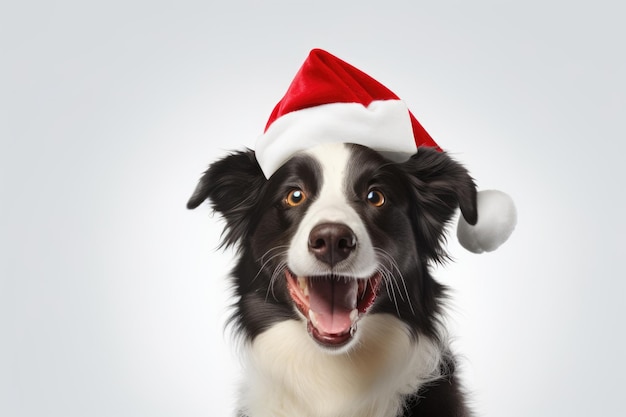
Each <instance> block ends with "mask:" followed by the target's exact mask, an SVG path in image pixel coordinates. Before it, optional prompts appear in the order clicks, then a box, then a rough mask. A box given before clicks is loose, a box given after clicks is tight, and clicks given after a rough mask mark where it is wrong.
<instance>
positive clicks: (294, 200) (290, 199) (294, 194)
mask: <svg viewBox="0 0 626 417" xmlns="http://www.w3.org/2000/svg"><path fill="white" fill-rule="evenodd" d="M305 200H306V194H304V191H302V190H300V189H299V188H296V189H293V190H291V191H289V194H287V197H285V204H286V205H287V206H289V207H296V206H299V205H300V204H302V203H304V201H305Z"/></svg>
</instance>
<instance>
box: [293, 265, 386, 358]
mask: <svg viewBox="0 0 626 417" xmlns="http://www.w3.org/2000/svg"><path fill="white" fill-rule="evenodd" d="M285 276H286V278H287V286H288V288H289V294H290V295H291V298H292V299H293V301H294V302H295V304H296V306H297V307H298V310H300V312H301V313H302V314H303V315H304V317H306V318H307V321H308V331H309V334H310V335H311V336H312V337H313V338H314V339H315V340H316V341H317V342H318V343H320V344H322V345H324V346H327V347H335V348H337V347H341V346H343V345H345V344H346V343H348V342H349V341H350V340H351V339H352V337H353V335H354V333H355V332H356V326H357V322H358V320H359V318H360V317H361V316H363V315H364V314H365V313H366V312H367V311H368V309H369V308H370V307H371V306H372V304H374V301H375V300H376V296H377V295H378V290H379V288H380V283H381V275H380V273H375V274H374V275H372V276H371V277H370V278H369V279H357V278H353V277H345V276H341V275H329V276H313V277H298V276H296V275H294V274H293V273H292V272H291V271H289V270H286V271H285Z"/></svg>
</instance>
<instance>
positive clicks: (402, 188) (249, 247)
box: [187, 145, 477, 417]
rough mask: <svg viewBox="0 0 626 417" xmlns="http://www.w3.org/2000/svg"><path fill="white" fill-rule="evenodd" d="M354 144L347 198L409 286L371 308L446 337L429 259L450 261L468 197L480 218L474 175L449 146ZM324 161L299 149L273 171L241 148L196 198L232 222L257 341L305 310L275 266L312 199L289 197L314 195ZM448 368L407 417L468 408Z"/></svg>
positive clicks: (242, 312) (238, 271)
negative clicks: (391, 157)
mask: <svg viewBox="0 0 626 417" xmlns="http://www.w3.org/2000/svg"><path fill="white" fill-rule="evenodd" d="M351 149H352V151H353V153H354V157H353V163H352V164H351V166H350V168H349V170H348V177H347V181H346V185H347V186H348V188H347V192H348V193H350V195H349V196H348V200H349V201H351V204H352V205H353V208H354V209H355V210H356V211H357V213H359V215H360V217H361V218H362V219H363V220H364V224H365V225H366V227H367V228H368V232H369V235H370V238H371V240H372V243H373V245H374V246H375V247H380V248H384V249H385V251H386V252H387V253H388V254H389V255H390V256H391V258H393V260H394V261H395V263H396V265H397V269H398V270H399V271H397V272H399V273H401V275H402V276H403V277H404V281H405V283H406V287H407V288H406V292H404V290H403V291H397V290H396V291H395V292H394V291H393V290H392V289H391V290H390V288H386V287H385V286H383V287H382V291H381V294H380V295H379V296H378V298H377V300H376V303H375V305H374V307H373V308H372V311H371V312H370V313H369V314H376V313H379V312H385V313H390V314H393V315H395V316H397V317H399V318H400V319H401V320H403V321H404V322H405V323H407V324H408V325H409V327H410V328H411V329H412V331H413V334H414V335H415V337H416V338H417V337H419V335H420V334H424V335H427V336H429V337H431V338H434V339H439V338H440V335H439V334H438V333H437V328H438V326H437V325H438V324H439V322H438V320H439V318H440V317H441V308H442V302H443V299H444V297H445V288H444V287H443V286H442V285H441V284H439V283H438V282H436V281H435V280H434V279H433V278H432V276H431V275H430V272H429V266H430V265H431V264H432V263H434V262H443V261H444V260H446V258H447V255H446V252H445V250H444V243H445V235H444V232H445V227H446V224H447V223H448V222H449V221H450V220H451V218H452V217H453V215H454V213H455V210H456V209H457V208H458V207H459V206H460V209H461V212H462V214H463V216H464V217H465V219H466V220H467V221H468V222H469V223H470V224H474V223H475V222H476V216H477V214H476V188H475V185H474V182H473V180H472V179H471V177H470V176H469V174H468V173H467V171H466V170H465V168H463V167H462V166H461V165H459V164H458V163H456V162H455V161H453V160H452V159H451V158H450V157H449V156H448V155H447V154H446V153H444V152H438V151H435V150H433V149H430V148H420V149H419V150H418V152H417V153H416V154H415V155H413V156H412V157H411V158H410V159H409V160H408V161H406V162H404V163H392V162H390V161H388V160H386V159H385V158H383V157H382V156H381V155H380V154H378V153H376V152H374V151H372V150H370V149H368V148H366V147H363V146H359V145H351ZM319 170H320V167H319V165H318V164H317V163H316V161H315V160H314V159H313V158H311V157H308V156H304V155H300V156H296V157H294V158H292V159H291V160H290V161H288V162H287V163H286V164H285V165H283V166H282V167H281V168H280V169H279V170H278V171H277V172H276V173H275V174H274V175H273V176H272V177H271V178H270V179H269V180H266V179H265V178H264V176H263V174H262V172H261V170H260V168H259V166H258V163H257V161H256V159H255V156H254V152H252V151H245V152H237V153H233V154H231V155H228V156H226V157H225V158H223V159H221V160H220V161H218V162H216V163H214V164H212V165H211V166H210V168H209V169H208V170H207V171H206V172H205V174H204V175H203V176H202V178H201V179H200V182H199V184H198V186H197V188H196V190H195V192H194V193H193V196H192V197H191V199H190V200H189V202H188V204H187V207H188V208H196V207H197V206H198V205H200V204H201V203H202V202H203V201H204V200H206V199H208V200H210V202H211V205H212V207H213V209H214V210H215V211H217V212H219V213H220V214H221V215H222V216H223V218H224V220H225V222H226V227H225V232H224V236H223V244H225V245H227V246H228V245H235V246H236V247H237V248H238V249H239V255H238V261H237V264H236V266H235V268H234V269H233V271H232V278H233V284H234V289H235V295H236V296H237V297H236V302H235V305H234V307H235V308H234V315H233V322H234V324H235V326H236V328H237V329H238V331H239V332H240V334H242V335H243V336H244V337H245V338H247V339H248V340H253V339H254V338H255V337H256V336H257V335H259V334H260V333H262V332H263V331H264V330H266V329H268V328H269V327H271V326H272V325H273V324H275V323H277V322H280V321H282V320H285V319H297V314H296V313H295V311H294V308H293V305H292V301H291V299H290V297H289V295H288V291H287V287H286V283H285V282H284V281H285V280H284V279H275V278H276V276H274V275H273V274H274V273H275V271H276V270H277V269H278V270H280V269H281V268H283V267H282V266H281V262H283V261H284V253H281V251H280V250H279V249H273V248H281V247H285V246H286V245H288V244H289V241H290V238H291V236H292V235H293V233H294V232H295V230H296V228H297V226H298V224H299V220H300V219H301V218H302V217H303V215H304V213H305V212H306V210H307V207H308V205H307V204H303V205H302V206H299V207H295V208H291V209H288V210H287V209H285V207H284V204H283V200H284V196H285V195H286V194H287V193H288V192H289V190H290V189H293V188H301V189H303V190H305V192H306V194H307V195H308V196H309V200H310V201H314V200H315V198H316V195H317V193H318V191H319V187H320V184H319V183H318V181H319V178H320V175H319ZM371 187H376V188H379V189H382V190H384V191H385V196H386V198H387V199H388V201H389V204H385V205H384V206H383V207H381V208H379V209H374V208H372V207H371V206H369V205H367V204H364V198H363V197H364V195H365V194H366V193H367V190H368V189H370V188H371ZM268 251H269V252H268ZM389 267H390V268H391V269H393V268H394V266H392V265H390V266H389ZM407 296H408V297H407ZM407 298H408V299H407ZM444 367H445V370H446V373H445V375H446V377H445V378H442V379H441V380H439V381H438V382H437V383H436V384H433V385H430V386H427V387H425V388H423V389H422V390H420V392H417V393H415V394H414V395H413V396H411V397H410V398H407V407H406V412H405V414H404V415H405V416H406V417H410V416H421V417H424V416H444V417H445V416H466V415H468V412H467V409H466V407H465V405H464V401H463V396H462V394H461V391H460V388H459V384H458V381H457V378H456V376H455V375H454V368H455V367H454V362H453V360H452V359H448V363H445V364H444Z"/></svg>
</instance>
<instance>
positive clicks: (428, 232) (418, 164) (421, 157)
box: [400, 147, 478, 260]
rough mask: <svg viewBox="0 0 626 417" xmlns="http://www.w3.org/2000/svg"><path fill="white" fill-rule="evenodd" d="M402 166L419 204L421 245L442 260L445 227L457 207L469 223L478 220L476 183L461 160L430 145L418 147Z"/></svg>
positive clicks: (417, 215)
mask: <svg viewBox="0 0 626 417" xmlns="http://www.w3.org/2000/svg"><path fill="white" fill-rule="evenodd" d="M400 167H401V169H402V170H403V171H404V172H405V173H406V174H407V175H408V178H409V183H410V184H411V191H412V195H413V198H414V203H415V204H416V206H417V207H414V208H413V209H414V211H415V213H414V216H415V217H414V219H415V222H414V223H415V225H416V233H417V234H418V236H417V237H418V245H419V246H420V249H421V250H422V251H425V252H426V253H427V254H428V255H429V256H431V257H432V258H433V259H436V260H441V259H442V257H444V256H445V255H444V253H445V252H444V250H443V249H442V243H443V241H444V239H445V238H444V235H443V231H444V228H445V226H446V224H447V223H448V222H449V221H450V219H451V218H452V216H453V215H454V212H455V211H456V209H457V207H460V209H461V214H462V215H463V217H464V218H465V220H466V221H467V222H468V223H469V224H472V225H473V224H476V221H477V217H478V215H477V208H476V184H475V183H474V180H473V179H472V177H471V176H470V175H469V173H468V172H467V170H466V169H465V168H464V167H463V166H462V165H461V164H459V163H458V162H456V161H454V160H453V159H452V158H450V157H449V156H448V155H447V154H446V153H445V152H439V151H437V150H435V149H432V148H428V147H421V148H419V149H418V151H417V153H416V154H415V155H413V156H412V157H411V158H410V159H409V160H408V161H406V162H404V163H401V164H400ZM420 241H421V242H420ZM420 243H423V245H421V244H420Z"/></svg>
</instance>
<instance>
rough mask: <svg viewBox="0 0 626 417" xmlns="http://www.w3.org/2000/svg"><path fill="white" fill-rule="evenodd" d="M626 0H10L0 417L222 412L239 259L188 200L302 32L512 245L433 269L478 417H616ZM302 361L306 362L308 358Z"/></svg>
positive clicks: (293, 66) (289, 73)
mask: <svg viewBox="0 0 626 417" xmlns="http://www.w3.org/2000/svg"><path fill="white" fill-rule="evenodd" d="M621 10H622V8H621V6H619V3H618V2H608V1H595V2H583V1H574V2H571V1H569V2H568V1H553V0H548V1H526V2H496V1H492V2H488V1H487V2H486V1H478V2H460V1H459V2H454V3H449V2H443V1H442V2H428V3H427V2H419V1H411V2H410V1H405V2H393V1H389V2H369V1H358V2H357V1H345V2H339V1H317V2H295V1H291V2H288V1H284V2H279V1H268V2H252V1H246V2H236V1H233V2H211V1H197V2H190V1H178V2H163V1H156V2H155V1H107V2H104V1H100V2H81V1H74V2H71V1H57V2H44V1H23V2H13V3H12V4H11V5H9V4H8V2H5V3H3V5H2V6H0V16H1V17H0V34H1V37H0V42H2V44H1V51H2V52H1V55H0V63H1V64H0V75H1V77H0V80H1V83H2V84H1V90H0V106H1V107H0V110H1V113H0V144H1V147H0V174H1V176H0V186H1V188H0V415H2V416H7V417H26V416H29V417H30V416H33V417H34V416H46V417H52V416H63V417H74V416H76V417H79V416H80V417H83V416H94V417H100V416H116V417H126V416H155V417H160V416H163V417H170V416H177V417H187V416H189V417H196V416H228V415H233V413H232V409H233V407H234V402H235V397H236V396H235V392H236V390H237V387H236V381H237V378H238V372H239V371H238V369H239V368H238V361H237V358H236V356H235V355H234V354H233V353H232V347H233V346H232V343H231V342H230V339H229V337H228V335H227V333H225V332H224V330H223V325H224V322H225V319H226V317H227V315H228V308H227V306H228V303H229V300H228V294H229V293H228V286H227V283H226V276H227V275H228V270H229V267H230V265H231V256H232V254H230V253H228V252H226V253H223V252H220V251H217V250H216V247H217V245H218V242H219V234H220V230H221V229H220V228H221V224H220V222H219V219H218V218H217V217H215V216H211V213H210V210H209V209H208V207H207V206H203V207H201V208H199V209H198V210H196V211H193V212H190V211H187V210H186V209H185V203H186V200H187V198H188V197H189V196H190V194H191V192H192V190H193V188H194V186H195V184H196V181H197V179H198V178H199V176H200V174H201V173H202V171H203V170H204V169H205V168H206V166H207V165H208V163H209V162H211V161H213V160H215V159H216V158H218V157H220V156H222V155H224V153H225V152H226V151H227V150H231V149H241V148H242V147H243V146H245V145H251V144H253V143H254V140H255V138H256V136H257V135H259V134H260V133H261V132H262V129H263V127H264V125H265V121H266V119H267V117H268V116H269V114H270V112H271V110H272V108H273V106H274V104H275V103H276V102H277V101H278V100H279V99H280V98H281V96H282V94H283V93H284V91H285V90H286V88H287V86H288V84H289V82H290V81H291V79H292V77H293V76H294V75H295V72H296V71H297V69H298V68H299V66H300V64H301V63H302V61H303V60H304V58H305V57H306V55H307V54H308V51H309V50H310V49H311V48H314V47H321V48H324V49H327V50H328V51H330V52H331V53H334V54H336V55H337V56H339V57H340V58H342V59H344V60H346V61H348V62H350V63H352V64H353V65H355V66H357V67H359V68H360V69H362V70H364V71H365V72H367V73H369V74H370V75H372V76H373V77H375V78H377V79H378V80H380V81H381V82H382V83H384V84H386V85H387V86H388V87H390V88H391V89H392V90H393V91H394V92H396V93H397V94H398V95H399V96H400V97H401V98H403V99H404V100H405V101H406V102H407V103H408V105H409V107H410V108H411V110H412V111H413V113H414V114H415V115H416V117H417V118H418V119H419V120H420V121H421V123H422V124H423V125H424V126H425V128H426V129H427V130H428V131H429V132H430V133H431V134H432V136H433V137H434V138H435V140H436V141H437V142H438V143H439V144H440V145H441V146H442V147H443V148H445V149H446V150H448V151H450V152H451V153H452V154H453V155H454V156H455V157H457V158H458V159H459V160H461V161H462V162H463V163H464V164H465V165H466V166H467V167H468V168H469V169H470V171H471V172H472V174H473V175H474V177H475V178H476V180H477V182H478V184H479V186H480V188H482V189H489V188H498V189H501V190H504V191H506V192H508V193H509V194H510V195H511V196H512V197H513V198H514V199H515V201H516V203H517V207H518V211H519V223H518V227H517V230H516V231H515V233H514V234H513V236H512V237H511V239H510V241H509V242H508V243H506V244H505V246H503V247H502V248H501V249H500V250H498V251H496V252H493V253H490V254H483V255H473V254H470V253H469V252H466V251H464V249H462V248H461V247H460V246H459V244H458V243H457V242H456V238H455V236H454V231H453V230H452V231H451V235H450V239H449V242H450V245H449V247H450V252H451V254H452V256H453V258H454V262H452V263H449V264H448V265H446V266H445V267H444V268H437V269H436V275H437V277H438V279H439V280H440V281H442V282H444V283H446V284H447V285H449V286H450V287H452V288H453V291H454V302H453V305H452V308H451V326H452V328H453V329H454V332H455V335H456V342H455V344H454V345H455V348H456V349H457V350H458V351H459V352H460V353H461V354H462V355H463V356H462V364H463V367H462V368H463V375H464V379H465V382H466V385H467V387H468V390H469V391H470V392H471V393H472V395H471V396H472V398H473V403H474V406H475V408H476V410H477V411H478V415H480V416H486V417H496V416H504V415H506V416H509V417H526V416H530V415H532V416H545V417H553V416H565V415H567V416H590V415H595V416H603V417H611V416H623V415H624V411H623V409H622V408H623V405H622V403H623V400H622V397H623V391H624V388H625V387H626V379H625V376H624V375H625V373H626V366H625V365H624V360H623V358H624V353H625V352H626V336H625V334H624V328H625V327H626V326H624V324H623V321H624V318H625V316H626V309H625V308H624V304H625V303H626V284H625V281H626V270H625V268H624V266H623V258H624V256H625V255H626V251H625V250H624V248H625V245H624V242H623V239H622V236H623V235H624V232H625V231H626V227H625V226H626V224H625V221H624V209H626V205H625V203H624V180H625V179H626V175H625V174H624V163H623V155H624V150H625V146H624V140H625V134H626V129H625V128H624V121H625V120H626V117H625V116H626V114H625V113H626V112H625V109H626V99H625V97H626V82H625V80H624V78H625V77H624V74H626V56H625V52H624V51H625V48H624V39H626V30H625V29H624V24H623V19H622V16H623V14H622V12H621ZM305 366H306V364H303V367H305Z"/></svg>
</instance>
